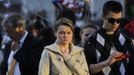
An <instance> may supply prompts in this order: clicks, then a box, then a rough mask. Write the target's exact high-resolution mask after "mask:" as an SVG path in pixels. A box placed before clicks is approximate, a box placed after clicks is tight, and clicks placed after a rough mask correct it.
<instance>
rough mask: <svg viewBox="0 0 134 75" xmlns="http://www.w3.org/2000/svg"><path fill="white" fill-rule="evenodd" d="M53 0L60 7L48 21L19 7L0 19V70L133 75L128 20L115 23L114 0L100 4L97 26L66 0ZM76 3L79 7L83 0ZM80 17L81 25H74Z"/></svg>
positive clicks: (2, 73)
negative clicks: (30, 16)
mask: <svg viewBox="0 0 134 75" xmlns="http://www.w3.org/2000/svg"><path fill="white" fill-rule="evenodd" d="M53 2H54V3H55V5H56V6H57V7H58V10H57V11H60V12H59V13H57V14H58V15H57V17H56V22H55V25H54V27H51V26H49V24H48V23H47V21H46V20H44V19H43V18H42V16H41V15H36V16H34V19H33V20H32V21H31V22H27V20H26V19H25V17H24V16H23V15H22V14H21V13H13V14H11V15H9V16H8V17H6V18H4V19H3V20H2V22H1V28H0V29H1V30H0V75H134V71H133V69H134V45H133V44H134V42H133V40H134V30H133V27H134V21H132V22H130V23H128V24H126V25H125V26H124V27H122V28H120V27H121V24H124V23H122V22H123V20H122V18H123V7H122V5H121V4H120V3H119V2H117V1H107V2H106V3H105V4H104V6H103V11H102V20H103V24H102V25H101V26H102V27H98V26H97V24H96V23H94V22H92V21H91V20H90V19H88V20H87V19H85V18H82V17H81V18H80V16H78V14H77V15H76V13H75V11H76V10H75V11H74V8H76V7H75V6H71V5H72V4H68V5H66V4H64V5H66V7H65V6H64V5H61V6H62V7H61V6H59V5H57V3H60V2H61V4H62V3H63V2H62V1H60V0H59V2H55V0H53ZM74 4H75V3H74ZM77 4H78V5H80V7H79V6H77ZM77 4H76V6H77V7H78V8H79V10H81V11H83V9H81V7H83V6H84V4H83V3H82V2H79V3H77ZM67 7H69V9H68V8H67ZM86 7H87V6H86ZM59 8H60V9H59ZM61 8H62V9H61ZM72 9H73V10H72ZM79 10H77V13H78V12H79ZM85 12H87V11H85ZM88 12H89V11H88ZM80 14H81V12H80ZM80 14H79V15H80ZM82 14H84V13H82ZM86 14H87V13H86ZM89 15H90V14H89ZM84 17H86V16H85V15H84ZM87 17H88V18H89V16H87ZM80 19H82V20H83V22H84V23H83V25H82V26H81V25H77V23H79V22H77V20H80ZM3 36H6V38H10V39H6V40H4V39H5V37H3ZM5 41H6V42H5Z"/></svg>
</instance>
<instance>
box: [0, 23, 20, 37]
mask: <svg viewBox="0 0 134 75" xmlns="http://www.w3.org/2000/svg"><path fill="white" fill-rule="evenodd" d="M2 28H3V30H4V31H5V32H6V33H7V35H8V36H9V37H10V38H11V39H13V40H15V39H16V38H17V37H18V33H17V31H16V28H14V27H11V26H6V25H5V26H4V25H3V26H2Z"/></svg>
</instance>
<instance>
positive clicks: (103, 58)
mask: <svg viewBox="0 0 134 75" xmlns="http://www.w3.org/2000/svg"><path fill="white" fill-rule="evenodd" d="M121 18H122V6H121V4H120V3H119V2H116V1H108V2H106V3H105V4H104V7H103V27H102V28H101V29H100V30H99V31H98V32H97V33H96V34H95V35H94V36H91V37H90V38H89V39H88V40H87V41H86V43H85V45H84V48H85V55H86V58H87V62H88V65H89V70H90V73H91V74H92V75H134V72H133V71H132V70H133V68H134V63H133V62H134V49H133V46H132V41H131V40H130V38H128V37H127V36H125V35H124V34H122V33H121V32H119V31H118V28H119V26H120V23H121Z"/></svg>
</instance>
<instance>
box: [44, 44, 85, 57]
mask: <svg viewBox="0 0 134 75" xmlns="http://www.w3.org/2000/svg"><path fill="white" fill-rule="evenodd" d="M45 48H46V49H47V50H50V51H52V52H55V53H59V54H61V55H62V53H61V51H60V47H59V45H58V44H57V43H56V42H55V43H54V44H52V45H50V46H46V47H45ZM83 50H84V49H83V48H81V47H77V46H74V44H71V52H70V55H74V54H75V53H78V52H80V51H83Z"/></svg>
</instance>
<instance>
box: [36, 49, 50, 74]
mask: <svg viewBox="0 0 134 75" xmlns="http://www.w3.org/2000/svg"><path fill="white" fill-rule="evenodd" d="M38 75H50V57H49V53H48V50H44V51H43V53H42V56H41V60H40V63H39V72H38Z"/></svg>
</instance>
